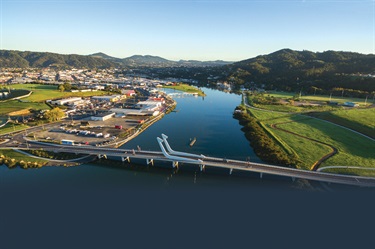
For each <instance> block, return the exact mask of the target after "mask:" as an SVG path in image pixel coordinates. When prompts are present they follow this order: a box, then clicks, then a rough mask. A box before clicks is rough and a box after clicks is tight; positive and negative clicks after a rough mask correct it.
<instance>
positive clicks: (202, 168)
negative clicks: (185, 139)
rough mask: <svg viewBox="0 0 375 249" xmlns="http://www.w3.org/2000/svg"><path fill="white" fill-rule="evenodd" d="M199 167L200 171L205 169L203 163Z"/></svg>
mask: <svg viewBox="0 0 375 249" xmlns="http://www.w3.org/2000/svg"><path fill="white" fill-rule="evenodd" d="M199 169H200V171H201V172H202V171H204V170H205V169H206V165H203V164H201V165H199Z"/></svg>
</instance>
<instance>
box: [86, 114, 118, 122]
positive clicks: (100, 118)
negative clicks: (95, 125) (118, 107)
mask: <svg viewBox="0 0 375 249" xmlns="http://www.w3.org/2000/svg"><path fill="white" fill-rule="evenodd" d="M114 116H115V113H114V112H110V113H108V112H107V113H101V114H98V115H95V116H92V117H91V120H93V121H106V120H108V119H110V118H113V117H114Z"/></svg>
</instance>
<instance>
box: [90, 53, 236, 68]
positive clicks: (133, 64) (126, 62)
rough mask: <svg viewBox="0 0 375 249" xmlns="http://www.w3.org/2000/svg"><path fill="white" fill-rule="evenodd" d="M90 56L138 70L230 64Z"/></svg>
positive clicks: (102, 55)
mask: <svg viewBox="0 0 375 249" xmlns="http://www.w3.org/2000/svg"><path fill="white" fill-rule="evenodd" d="M90 56H92V57H96V58H102V59H106V60H109V61H112V62H116V63H119V64H121V65H122V66H124V67H129V68H139V67H153V68H155V67H158V68H164V67H182V66H186V67H207V66H209V67H212V66H222V65H227V64H230V63H232V62H226V61H220V60H218V61H197V60H180V61H172V60H167V59H165V58H162V57H159V56H152V55H133V56H130V57H127V58H123V59H120V58H115V57H112V56H109V55H106V54H104V53H102V52H99V53H95V54H91V55H90Z"/></svg>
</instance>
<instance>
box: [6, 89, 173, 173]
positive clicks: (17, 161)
mask: <svg viewBox="0 0 375 249" xmlns="http://www.w3.org/2000/svg"><path fill="white" fill-rule="evenodd" d="M165 98H166V108H165V109H164V110H163V111H162V112H160V113H159V115H157V116H155V117H154V116H151V117H149V118H148V119H146V120H145V122H144V123H143V124H141V125H139V126H136V127H134V128H132V129H131V130H128V131H127V132H126V133H123V134H126V136H124V137H121V138H120V140H116V141H113V142H112V143H109V144H106V145H105V147H115V148H117V147H119V146H121V145H124V144H126V143H127V142H129V141H131V140H132V139H134V138H136V137H137V136H138V135H139V134H141V133H142V132H143V131H145V130H146V129H147V128H149V127H150V126H151V125H153V124H154V123H156V122H157V121H159V120H160V119H162V118H163V117H164V116H165V115H166V114H168V113H170V112H172V111H173V109H174V108H175V107H176V101H175V100H173V99H172V98H171V97H169V96H167V95H166V96H165ZM0 156H2V158H4V159H6V163H5V164H6V165H7V166H8V167H9V165H10V167H9V168H13V167H16V166H20V167H22V168H24V169H26V168H33V166H35V167H38V168H40V167H42V166H66V167H68V166H77V165H80V164H83V163H90V162H93V161H95V160H96V157H93V156H89V157H88V156H84V157H82V158H77V159H68V160H56V159H51V158H45V157H40V156H36V155H32V154H31V153H28V152H25V151H19V150H17V151H15V150H12V149H4V150H0ZM3 161H4V162H5V160H2V162H1V163H0V165H1V164H3ZM24 161H26V162H29V163H26V164H25V163H23V162H24ZM9 162H10V163H9Z"/></svg>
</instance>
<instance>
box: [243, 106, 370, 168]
mask: <svg viewBox="0 0 375 249" xmlns="http://www.w3.org/2000/svg"><path fill="white" fill-rule="evenodd" d="M250 111H251V113H252V114H253V115H254V116H255V117H257V119H258V120H260V121H261V123H263V124H264V127H266V128H267V129H268V130H269V131H270V133H272V134H273V135H274V136H275V137H276V140H277V141H280V143H281V144H283V145H284V147H285V149H286V151H290V150H291V151H293V152H294V153H295V154H297V155H298V158H299V159H300V161H301V165H300V168H303V169H310V168H311V166H312V164H313V163H314V162H316V161H317V160H319V159H320V158H321V157H322V156H323V155H325V154H327V153H329V152H330V151H331V149H330V147H328V146H326V145H323V144H319V143H316V142H314V141H310V140H307V139H304V138H301V137H298V136H295V135H293V134H290V133H286V132H284V131H281V130H277V129H275V128H272V127H271V125H273V124H278V127H279V128H282V129H285V130H288V131H291V132H293V133H297V134H300V135H303V136H306V137H309V138H312V139H316V140H318V141H321V142H323V143H327V144H329V145H332V146H334V147H335V148H337V149H338V154H336V155H335V156H333V157H331V158H330V159H328V160H327V161H325V162H324V163H323V164H322V165H321V166H335V165H339V166H362V167H374V168H375V153H374V151H375V142H374V141H372V140H370V139H368V138H365V137H363V136H361V135H358V134H356V133H353V132H350V131H348V130H347V129H344V128H341V127H338V126H335V125H333V124H330V123H327V122H324V121H321V120H317V119H312V118H309V117H307V116H303V115H297V114H295V115H292V114H291V115H288V114H282V113H272V112H269V111H261V110H254V109H250ZM286 122H287V123H286ZM352 172H355V173H356V174H361V170H354V169H353V170H352Z"/></svg>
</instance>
